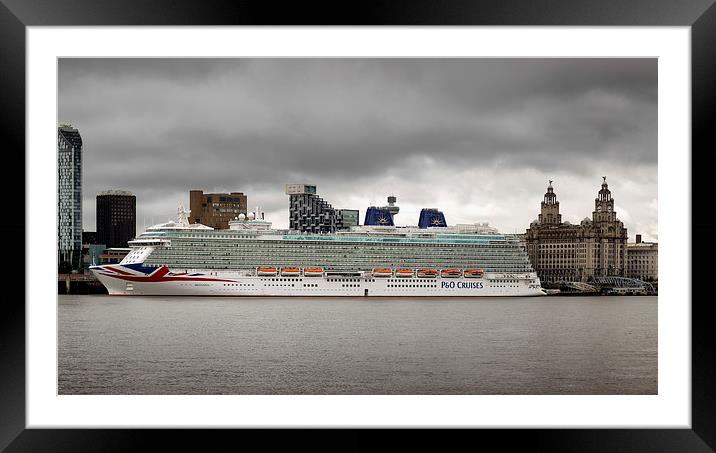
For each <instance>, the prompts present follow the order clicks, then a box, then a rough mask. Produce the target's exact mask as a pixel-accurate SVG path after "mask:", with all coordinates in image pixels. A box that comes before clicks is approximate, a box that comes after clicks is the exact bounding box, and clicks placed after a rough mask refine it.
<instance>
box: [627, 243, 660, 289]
mask: <svg viewBox="0 0 716 453" xmlns="http://www.w3.org/2000/svg"><path fill="white" fill-rule="evenodd" d="M626 276H627V277H630V278H638V279H640V280H644V281H645V282H655V281H658V280H659V244H658V243H656V242H642V240H641V234H637V235H636V242H633V243H627V263H626Z"/></svg>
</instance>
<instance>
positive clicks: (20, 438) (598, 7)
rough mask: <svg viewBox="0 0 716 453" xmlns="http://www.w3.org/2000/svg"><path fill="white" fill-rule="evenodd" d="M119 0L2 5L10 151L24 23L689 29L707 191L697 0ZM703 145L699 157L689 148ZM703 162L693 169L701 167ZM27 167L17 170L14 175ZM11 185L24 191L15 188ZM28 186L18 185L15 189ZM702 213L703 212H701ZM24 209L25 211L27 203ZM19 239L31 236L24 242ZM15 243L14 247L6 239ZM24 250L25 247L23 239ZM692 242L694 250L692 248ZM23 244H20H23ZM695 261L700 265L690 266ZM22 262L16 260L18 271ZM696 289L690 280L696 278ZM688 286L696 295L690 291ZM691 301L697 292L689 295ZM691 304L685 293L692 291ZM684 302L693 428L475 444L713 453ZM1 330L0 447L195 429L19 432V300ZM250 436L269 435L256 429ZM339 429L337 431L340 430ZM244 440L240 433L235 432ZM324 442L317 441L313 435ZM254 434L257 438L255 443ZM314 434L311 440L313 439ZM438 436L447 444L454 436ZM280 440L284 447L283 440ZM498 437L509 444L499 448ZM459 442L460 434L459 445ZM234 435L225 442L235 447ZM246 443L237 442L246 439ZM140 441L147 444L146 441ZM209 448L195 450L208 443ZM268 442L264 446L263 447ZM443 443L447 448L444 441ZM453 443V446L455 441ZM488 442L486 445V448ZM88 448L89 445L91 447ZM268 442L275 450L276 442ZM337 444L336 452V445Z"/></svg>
mask: <svg viewBox="0 0 716 453" xmlns="http://www.w3.org/2000/svg"><path fill="white" fill-rule="evenodd" d="M134 3H135V2H125V3H124V4H118V3H117V2H112V3H111V4H110V2H106V1H101V2H97V1H96V2H90V1H88V0H82V1H78V2H62V1H57V2H50V1H47V0H44V1H24V2H23V1H18V0H13V1H7V0H3V2H2V5H0V29H2V33H3V39H2V40H0V58H1V61H3V74H4V77H3V82H4V83H3V85H2V87H1V88H0V90H2V93H3V99H4V102H3V103H4V108H3V120H4V121H3V128H4V129H5V134H4V136H5V137H6V139H9V140H10V143H11V144H12V146H11V147H9V148H8V149H24V144H25V135H24V131H25V96H26V92H25V49H26V47H25V44H26V39H25V28H26V27H28V26H67V25H83V26H91V25H133V26H141V25H165V26H172V25H184V26H196V25H252V26H254V25H398V26H413V25H453V26H484V25H489V26H497V25H499V26H510V25H534V26H539V25H558V26H597V25H599V26H620V25H629V26H634V25H638V26H668V25H672V26H691V30H692V49H691V51H692V62H691V63H692V157H691V158H692V166H693V168H694V170H695V172H693V173H692V174H693V187H692V196H693V206H702V205H701V204H700V203H698V201H700V198H701V197H703V196H704V194H706V193H708V192H707V190H706V187H703V186H704V185H705V184H707V183H708V181H709V178H708V177H707V176H706V175H703V177H699V176H701V175H698V173H699V171H701V172H705V171H706V168H707V167H708V165H707V164H706V162H705V161H704V157H703V156H704V155H705V153H706V150H705V148H706V143H707V141H708V138H709V134H708V131H709V126H710V124H709V120H710V119H711V118H710V117H709V116H710V114H712V113H713V112H714V105H715V102H714V101H715V98H716V93H714V90H713V88H712V86H713V81H714V80H716V58H714V57H716V6H714V5H713V2H712V1H711V0H708V1H693V2H690V3H689V4H688V5H678V6H675V5H674V4H672V3H669V2H660V3H658V4H657V3H653V2H646V1H644V0H634V1H629V2H618V1H611V2H600V3H599V4H597V3H590V4H587V3H586V2H568V1H545V0H540V1H539V2H529V3H527V2H516V1H506V2H499V3H497V2H495V3H493V4H489V5H481V4H477V3H474V2H468V1H451V2H446V3H441V4H440V5H439V6H437V5H435V4H433V3H432V2H429V1H417V2H413V1H411V2H387V1H384V2H377V1H376V2H364V3H361V5H360V8H356V9H355V10H352V9H350V8H347V9H345V10H344V11H346V12H343V13H341V12H338V10H337V9H336V10H333V9H329V8H328V6H327V5H323V4H320V3H315V4H311V5H310V6H309V5H304V4H297V3H294V4H289V5H286V6H285V7H283V8H281V9H277V8H275V7H273V5H268V4H263V5H259V4H258V2H255V3H237V2H210V3H203V4H201V5H199V4H198V3H190V2H187V1H182V2H169V1H156V2H152V3H149V4H144V3H141V9H140V8H138V6H140V3H138V2H136V4H134ZM698 149H702V151H701V153H700V154H699V152H694V151H695V150H698ZM6 158H7V159H9V162H8V163H7V165H8V167H7V168H17V169H19V168H25V161H24V157H23V155H22V154H21V153H8V155H7V157H6ZM699 164H701V165H699ZM23 173H24V172H19V171H18V172H17V174H20V175H22V174H23ZM16 184H18V185H19V184H20V182H19V181H18V182H17V183H16ZM22 186H24V184H23V185H22ZM706 206H708V205H706ZM25 209H27V207H26V208H25ZM714 226H716V224H714V223H713V222H712V221H710V220H708V219H707V218H706V217H697V219H696V220H695V221H694V222H693V223H692V231H693V237H694V238H695V239H697V238H708V236H706V235H707V234H708V233H710V232H712V231H713V227H714ZM4 229H5V235H6V237H20V236H24V231H25V223H24V219H23V217H22V216H17V217H15V219H14V220H12V221H9V222H8V223H6V224H5V227H4ZM25 240H26V241H27V240H28V238H27V237H25ZM10 242H12V243H11V244H10V245H11V246H12V247H16V248H18V249H19V248H20V241H10ZM23 246H24V244H23ZM688 246H691V245H690V244H688ZM23 248H24V247H23ZM708 249H709V247H707V246H705V245H704V246H700V247H699V248H697V250H699V251H700V252H701V253H699V254H694V255H692V258H693V264H692V266H693V276H692V282H703V281H706V279H707V278H708V277H707V275H706V272H708V267H706V263H704V262H702V261H704V257H705V256H706V252H707V251H708ZM23 252H24V250H22V251H20V250H13V249H11V251H10V254H9V255H10V256H16V257H19V256H23ZM698 258H700V259H698ZM27 265H28V263H26V262H25V260H24V259H23V260H22V267H23V272H24V271H25V270H26V269H27ZM5 266H6V268H7V269H8V272H10V271H14V273H16V272H17V269H16V268H17V260H13V261H12V263H9V262H6V264H5ZM692 285H693V283H692ZM693 288H694V290H695V289H696V287H695V285H693ZM696 294H698V293H697V292H696V291H694V292H693V295H696ZM692 297H693V296H692ZM698 300H699V301H700V302H699V303H695V304H693V305H692V402H691V404H692V406H691V407H692V429H690V430H688V429H683V430H676V429H635V430H630V429H618V430H603V429H579V430H514V432H512V431H510V432H505V431H503V430H480V431H479V433H477V434H478V435H479V436H480V440H479V442H480V443H481V444H482V443H485V442H487V441H489V440H496V441H498V442H501V443H503V444H506V445H514V446H517V444H518V443H519V444H522V445H525V446H530V448H531V449H537V450H545V449H550V450H571V451H574V450H576V451H613V450H628V451H631V450H637V451H639V450H643V449H659V450H664V451H695V452H697V451H713V450H714V449H716V429H714V427H715V426H716V396H714V392H713V390H712V389H711V385H712V382H714V381H715V380H716V367H715V366H714V347H713V344H715V343H714V334H713V330H712V328H711V326H710V321H711V319H710V317H709V316H708V306H707V304H708V302H706V298H705V297H703V296H702V298H700V299H698ZM4 308H5V311H4V316H3V320H4V323H5V325H4V326H3V327H4V328H3V329H2V330H1V333H0V335H2V345H3V347H2V351H3V357H2V358H3V364H4V365H5V366H4V367H3V368H4V373H3V377H2V382H3V384H2V401H3V404H2V407H3V409H2V419H3V423H2V427H1V428H0V447H3V448H4V447H6V446H7V451H28V450H30V451H38V450H49V449H52V450H56V449H60V450H68V451H70V450H71V451H83V450H85V449H86V450H90V449H92V450H93V451H96V450H104V449H117V450H130V449H139V448H141V447H142V446H144V445H145V444H144V442H145V441H147V440H155V441H160V442H162V445H163V447H164V448H167V447H169V448H171V447H172V446H184V447H186V446H187V445H188V444H187V442H188V441H189V439H190V437H192V436H193V435H194V434H197V433H196V432H188V431H184V432H179V433H177V432H173V431H172V432H169V431H163V430H141V431H140V430H89V429H88V430H39V429H26V428H25V381H26V375H25V366H24V363H25V335H24V334H25V331H24V329H25V313H24V307H23V305H21V304H20V303H19V300H18V298H13V299H12V300H11V302H6V304H5V307H4ZM252 434H254V435H253V436H250V437H254V438H255V439H256V440H259V441H260V439H261V438H262V437H265V436H266V433H261V432H254V433H252ZM290 434H291V435H290V436H276V437H277V439H279V440H277V442H283V441H284V440H285V441H286V442H287V443H286V444H285V445H300V444H302V443H303V444H307V443H309V442H310V443H311V444H313V437H314V436H315V434H314V436H309V435H308V434H305V433H299V434H296V433H295V432H291V433H290ZM342 434H347V433H338V435H342ZM474 434H475V433H474V432H471V431H469V432H468V431H465V432H461V433H460V435H459V436H455V437H454V438H452V439H451V443H452V442H457V441H459V440H461V438H464V437H468V436H470V437H472V436H474ZM242 435H243V434H242ZM319 435H321V436H322V434H319ZM371 435H372V432H371V431H368V430H360V431H352V432H351V433H350V434H349V435H342V437H343V440H342V442H341V443H340V444H334V445H338V446H340V447H344V448H345V447H348V448H351V449H358V448H362V449H371V448H372V447H373V446H374V444H373V442H372V441H371V440H370V439H369V438H370V436H371ZM234 436H235V434H233V433H231V432H228V431H222V432H220V433H216V432H212V433H210V434H204V435H203V436H201V437H203V438H204V439H205V440H207V439H208V438H211V440H210V441H209V444H212V445H216V443H217V442H221V441H222V440H227V441H232V438H233V437H234ZM259 436H261V437H259ZM309 437H310V439H309ZM400 437H403V438H408V437H409V438H410V441H409V443H412V442H415V443H416V444H418V445H419V444H422V443H423V442H424V440H425V439H424V434H422V433H418V434H416V433H413V432H411V433H410V434H409V435H408V434H406V435H404V436H400ZM446 437H452V434H450V435H449V436H446ZM281 438H283V439H284V440H281ZM506 438H509V441H507V442H506ZM463 440H464V439H463ZM235 441H236V440H235V439H234V440H233V441H232V442H235ZM244 442H245V440H242V443H244ZM404 442H406V441H405V440H401V442H400V443H398V442H395V443H394V444H393V443H392V442H387V443H383V444H382V446H383V447H391V446H394V447H398V446H400V447H401V448H405V447H406V446H407V445H408V444H406V443H404ZM146 445H148V443H147V444H146ZM206 445H207V444H203V446H204V447H206ZM267 445H268V444H267ZM445 445H447V444H445ZM455 445H457V443H456V444H455ZM485 445H486V444H485ZM89 446H91V448H90V447H89ZM271 446H276V447H278V445H276V444H274V443H273V441H272V443H271ZM340 447H339V448H340Z"/></svg>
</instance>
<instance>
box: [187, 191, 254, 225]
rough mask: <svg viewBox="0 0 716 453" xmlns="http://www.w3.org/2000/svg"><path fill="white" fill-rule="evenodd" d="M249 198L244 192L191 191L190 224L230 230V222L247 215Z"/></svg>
mask: <svg viewBox="0 0 716 453" xmlns="http://www.w3.org/2000/svg"><path fill="white" fill-rule="evenodd" d="M246 206H247V198H246V195H244V194H243V192H231V193H204V191H203V190H191V191H189V223H200V224H202V225H206V226H210V227H212V228H215V229H217V230H228V229H229V221H230V220H232V219H234V218H236V217H238V216H239V214H244V215H245V214H246V209H247V208H246Z"/></svg>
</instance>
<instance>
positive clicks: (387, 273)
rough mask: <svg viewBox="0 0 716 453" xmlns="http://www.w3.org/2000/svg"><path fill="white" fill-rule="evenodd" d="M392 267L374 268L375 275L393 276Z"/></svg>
mask: <svg viewBox="0 0 716 453" xmlns="http://www.w3.org/2000/svg"><path fill="white" fill-rule="evenodd" d="M392 276H393V270H392V269H373V277H383V278H384V277H392Z"/></svg>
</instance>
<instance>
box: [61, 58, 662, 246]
mask: <svg viewBox="0 0 716 453" xmlns="http://www.w3.org/2000/svg"><path fill="white" fill-rule="evenodd" d="M58 65H59V80H58V84H59V112H58V122H69V123H71V124H72V125H73V126H75V127H77V128H78V129H79V131H80V133H81V134H82V137H83V140H84V177H83V178H84V181H83V183H84V189H83V190H84V192H83V197H84V211H83V217H84V226H85V229H86V230H93V229H94V225H95V212H94V210H95V196H96V195H97V193H99V192H100V191H102V190H105V189H124V190H130V191H132V192H134V193H135V194H136V195H137V223H138V230H141V229H142V227H143V225H144V224H145V223H146V224H149V223H150V222H152V221H154V222H159V221H165V220H166V219H167V218H169V217H172V216H174V213H175V212H176V207H177V205H178V203H179V202H182V203H184V204H185V205H188V198H189V190H190V189H203V190H205V191H243V192H244V193H246V194H247V196H248V201H249V206H250V207H253V206H256V205H260V206H261V207H262V208H263V209H264V210H265V211H266V212H267V217H269V218H270V219H271V220H273V221H274V224H275V225H276V226H278V227H285V226H286V225H287V223H288V222H287V218H288V200H287V196H286V195H285V194H284V193H283V187H284V184H286V183H294V182H309V183H314V184H316V185H317V186H318V192H319V194H320V195H321V196H323V197H324V198H325V199H327V200H328V201H329V202H331V203H332V204H333V205H334V206H335V207H341V208H352V209H359V210H360V211H361V218H362V215H363V213H364V212H365V208H366V207H367V206H368V205H370V204H384V203H385V197H386V196H387V195H389V194H395V195H396V196H397V197H398V204H399V205H400V206H401V213H400V214H399V215H398V216H397V217H396V221H397V223H399V224H415V223H417V217H418V212H419V210H420V208H422V207H439V208H441V209H442V210H443V211H444V212H445V215H446V218H447V220H448V223H457V222H460V223H463V222H475V221H489V222H490V223H491V224H492V225H495V226H497V227H498V228H499V229H500V230H501V231H504V232H510V233H511V232H524V230H525V228H527V227H528V225H529V223H530V221H532V220H533V219H534V218H535V217H536V216H537V214H538V213H539V202H540V201H541V199H542V196H543V194H544V192H545V187H546V185H547V180H548V179H553V180H555V183H554V186H555V192H556V193H557V195H558V199H559V201H560V204H561V211H562V214H563V218H564V220H568V221H572V222H578V221H579V220H581V219H582V218H583V217H585V216H590V215H591V212H592V210H593V208H594V198H595V196H596V192H597V191H598V189H599V186H600V184H601V181H602V179H601V177H602V176H604V175H606V176H607V182H609V184H610V189H611V190H612V194H613V196H614V198H615V200H616V206H617V209H618V210H617V215H618V216H619V218H620V219H622V220H623V221H624V222H625V224H626V226H627V228H628V230H629V236H630V238H632V239H633V237H634V234H635V233H642V234H643V235H644V236H645V239H647V240H649V239H652V240H656V239H657V237H658V230H657V208H656V206H657V60H656V59H476V58H460V59H444V58H436V59H408V58H395V59H343V58H331V59H306V58H283V59H275V58H272V59H260V58H258V59H208V58H207V59H93V58H83V59H60V60H59V61H58Z"/></svg>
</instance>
